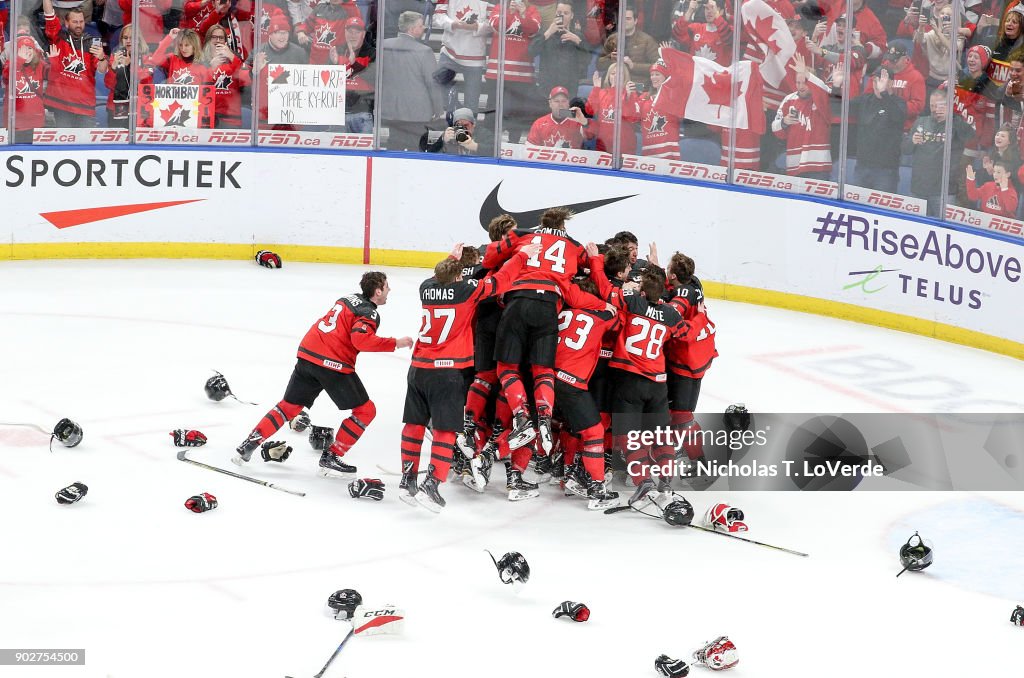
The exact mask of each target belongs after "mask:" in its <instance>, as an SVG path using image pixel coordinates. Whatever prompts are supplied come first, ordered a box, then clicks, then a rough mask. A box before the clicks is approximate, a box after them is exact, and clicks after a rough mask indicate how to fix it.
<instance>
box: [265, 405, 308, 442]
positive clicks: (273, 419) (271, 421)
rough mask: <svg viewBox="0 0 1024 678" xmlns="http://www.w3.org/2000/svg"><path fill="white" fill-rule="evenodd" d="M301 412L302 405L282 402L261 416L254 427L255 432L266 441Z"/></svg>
mask: <svg viewBox="0 0 1024 678" xmlns="http://www.w3.org/2000/svg"><path fill="white" fill-rule="evenodd" d="M301 411H302V405H294V404H292V403H289V402H286V401H284V400H282V401H281V402H279V403H278V404H277V405H274V408H273V409H272V410H270V411H269V412H267V413H266V414H264V415H263V418H262V419H260V423H258V424H257V425H256V431H258V432H259V434H260V437H261V438H263V439H264V440H266V439H267V438H269V437H270V436H272V435H274V434H275V433H277V432H278V430H280V428H281V427H282V426H284V425H285V424H287V423H288V422H289V421H291V418H292V417H294V416H295V415H296V414H298V413H299V412H301Z"/></svg>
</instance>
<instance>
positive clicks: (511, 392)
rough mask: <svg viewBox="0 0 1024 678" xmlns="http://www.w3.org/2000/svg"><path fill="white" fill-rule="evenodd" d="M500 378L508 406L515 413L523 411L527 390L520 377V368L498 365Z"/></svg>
mask: <svg viewBox="0 0 1024 678" xmlns="http://www.w3.org/2000/svg"><path fill="white" fill-rule="evenodd" d="M498 378H499V379H500V380H501V390H502V392H503V393H504V394H505V399H506V400H508V406H509V408H511V410H512V411H513V412H520V411H522V409H523V407H524V406H525V405H526V389H525V388H524V387H523V380H522V378H521V377H520V376H519V368H518V367H517V366H516V365H512V364H510V363H502V362H499V363H498Z"/></svg>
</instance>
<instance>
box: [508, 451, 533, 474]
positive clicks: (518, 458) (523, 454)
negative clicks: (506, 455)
mask: <svg viewBox="0 0 1024 678" xmlns="http://www.w3.org/2000/svg"><path fill="white" fill-rule="evenodd" d="M532 456H533V445H526V446H525V447H520V448H519V449H518V450H512V468H514V469H515V470H517V471H520V472H522V471H525V470H526V466H527V465H528V464H529V463H530V457H532Z"/></svg>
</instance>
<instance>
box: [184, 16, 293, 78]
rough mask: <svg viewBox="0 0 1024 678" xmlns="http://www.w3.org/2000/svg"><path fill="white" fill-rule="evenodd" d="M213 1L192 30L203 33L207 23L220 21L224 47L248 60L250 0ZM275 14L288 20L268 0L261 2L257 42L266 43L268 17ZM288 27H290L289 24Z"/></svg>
mask: <svg viewBox="0 0 1024 678" xmlns="http://www.w3.org/2000/svg"><path fill="white" fill-rule="evenodd" d="M213 3H214V4H213V11H211V12H210V13H209V14H208V15H207V16H206V18H205V19H203V21H202V22H201V23H200V24H199V28H197V29H196V33H198V34H199V35H206V32H207V31H208V30H210V27H211V26H215V25H217V24H220V25H221V26H223V27H224V28H225V30H226V31H227V33H226V34H227V41H228V47H230V48H231V51H232V52H234V53H235V54H237V55H238V58H239V59H241V60H242V61H248V59H249V54H250V53H251V52H252V41H253V37H252V29H253V21H252V19H253V12H252V4H253V0H213ZM278 17H280V18H282V19H284V20H285V21H286V22H287V20H288V15H287V14H286V13H285V11H284V10H283V9H281V8H280V7H278V6H277V5H274V4H273V3H271V2H270V1H269V0H268V1H267V2H264V3H263V8H262V10H261V12H260V21H259V26H260V43H261V44H264V45H265V44H267V41H268V40H269V39H270V38H269V35H268V34H267V29H268V28H269V27H270V22H271V20H272V19H275V18H278ZM289 28H291V26H290V24H289ZM303 63H304V62H303Z"/></svg>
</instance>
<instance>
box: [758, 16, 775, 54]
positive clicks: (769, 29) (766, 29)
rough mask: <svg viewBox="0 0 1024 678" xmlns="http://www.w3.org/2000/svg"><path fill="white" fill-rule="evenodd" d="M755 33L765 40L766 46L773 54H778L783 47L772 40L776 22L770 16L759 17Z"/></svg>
mask: <svg viewBox="0 0 1024 678" xmlns="http://www.w3.org/2000/svg"><path fill="white" fill-rule="evenodd" d="M752 30H753V33H754V35H756V36H757V37H759V38H761V39H762V40H764V44H765V45H766V46H767V47H768V49H769V50H770V51H771V52H772V53H773V54H778V53H779V50H781V49H782V47H780V46H779V43H777V42H775V41H774V40H772V39H771V36H772V35H774V34H775V30H776V29H775V22H774V21H773V20H772V17H770V16H762V17H758V18H757V19H755V20H754V27H753V29H752Z"/></svg>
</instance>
